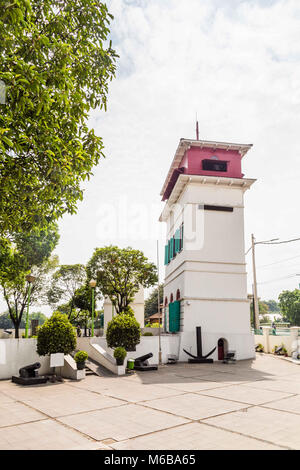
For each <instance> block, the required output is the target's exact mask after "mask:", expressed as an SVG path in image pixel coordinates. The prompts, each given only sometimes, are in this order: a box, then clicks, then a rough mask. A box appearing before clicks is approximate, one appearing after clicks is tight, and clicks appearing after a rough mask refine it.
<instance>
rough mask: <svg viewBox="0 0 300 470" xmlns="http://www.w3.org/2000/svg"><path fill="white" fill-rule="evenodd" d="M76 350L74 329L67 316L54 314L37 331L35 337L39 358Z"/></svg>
mask: <svg viewBox="0 0 300 470" xmlns="http://www.w3.org/2000/svg"><path fill="white" fill-rule="evenodd" d="M75 348H76V333H75V328H74V327H73V326H72V325H71V323H70V322H69V320H68V317H67V315H64V314H62V313H58V312H54V313H53V315H52V317H51V318H49V319H48V320H47V321H46V322H45V323H44V324H43V325H42V326H41V327H40V328H39V329H38V336H37V353H38V355H39V356H46V355H48V354H55V353H64V354H69V353H70V352H72V351H74V349H75Z"/></svg>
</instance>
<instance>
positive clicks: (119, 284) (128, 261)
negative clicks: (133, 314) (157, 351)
mask: <svg viewBox="0 0 300 470" xmlns="http://www.w3.org/2000/svg"><path fill="white" fill-rule="evenodd" d="M87 273H88V278H89V279H91V278H93V279H96V280H97V286H98V287H99V289H100V290H101V292H102V294H103V295H107V296H108V297H109V298H110V300H111V302H112V304H113V305H114V307H115V309H116V312H117V313H120V312H126V311H127V309H128V307H129V305H130V303H131V302H132V301H133V299H134V295H135V294H136V293H137V292H138V290H139V288H140V286H143V287H151V286H153V285H154V284H155V283H156V282H157V274H156V267H155V265H154V264H153V263H150V262H149V260H148V259H147V258H146V257H145V256H144V254H143V253H142V252H141V251H139V250H133V249H132V248H130V247H128V248H118V247H117V246H107V247H104V248H96V249H95V251H94V254H93V256H92V258H91V259H90V261H89V262H88V264H87Z"/></svg>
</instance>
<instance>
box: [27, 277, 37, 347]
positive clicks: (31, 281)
mask: <svg viewBox="0 0 300 470" xmlns="http://www.w3.org/2000/svg"><path fill="white" fill-rule="evenodd" d="M35 279H36V278H35V277H34V276H32V274H27V276H26V281H27V282H28V300H27V312H26V325H25V338H28V324H29V304H30V293H31V284H32V283H33V282H34V281H35Z"/></svg>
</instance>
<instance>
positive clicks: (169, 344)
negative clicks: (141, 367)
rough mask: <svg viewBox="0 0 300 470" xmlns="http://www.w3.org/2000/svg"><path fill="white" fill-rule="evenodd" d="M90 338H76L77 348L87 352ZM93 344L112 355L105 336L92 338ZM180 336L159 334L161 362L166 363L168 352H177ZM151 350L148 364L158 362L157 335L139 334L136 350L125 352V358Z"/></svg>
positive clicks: (132, 357) (134, 356)
mask: <svg viewBox="0 0 300 470" xmlns="http://www.w3.org/2000/svg"><path fill="white" fill-rule="evenodd" d="M90 340H91V338H78V341H77V348H78V349H81V350H84V351H87V352H89V350H90ZM92 342H93V343H94V344H99V345H100V346H101V347H102V348H104V349H105V350H106V351H107V352H108V353H109V354H110V355H112V356H113V353H114V351H113V349H111V348H108V346H107V343H106V339H105V337H102V338H92ZM179 342H180V337H179V336H178V335H161V349H162V362H163V363H166V362H167V360H168V358H167V356H168V354H175V355H176V356H177V355H178V354H179ZM150 352H152V353H153V357H152V358H151V359H149V363H150V364H158V352H159V338H158V336H141V342H140V344H138V345H137V346H136V351H130V352H128V353H127V357H126V359H125V361H126V360H127V359H135V358H137V357H139V356H143V355H144V354H148V353H150Z"/></svg>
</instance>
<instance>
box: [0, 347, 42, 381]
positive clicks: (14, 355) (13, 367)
mask: <svg viewBox="0 0 300 470" xmlns="http://www.w3.org/2000/svg"><path fill="white" fill-rule="evenodd" d="M36 343H37V340H36V339H35V338H33V339H0V379H11V377H12V375H17V376H19V369H20V368H21V367H24V366H28V365H29V364H33V363H34V362H40V363H41V367H40V369H39V374H40V375H43V374H49V373H50V372H51V371H50V359H49V356H39V355H38V354H37V352H36Z"/></svg>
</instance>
